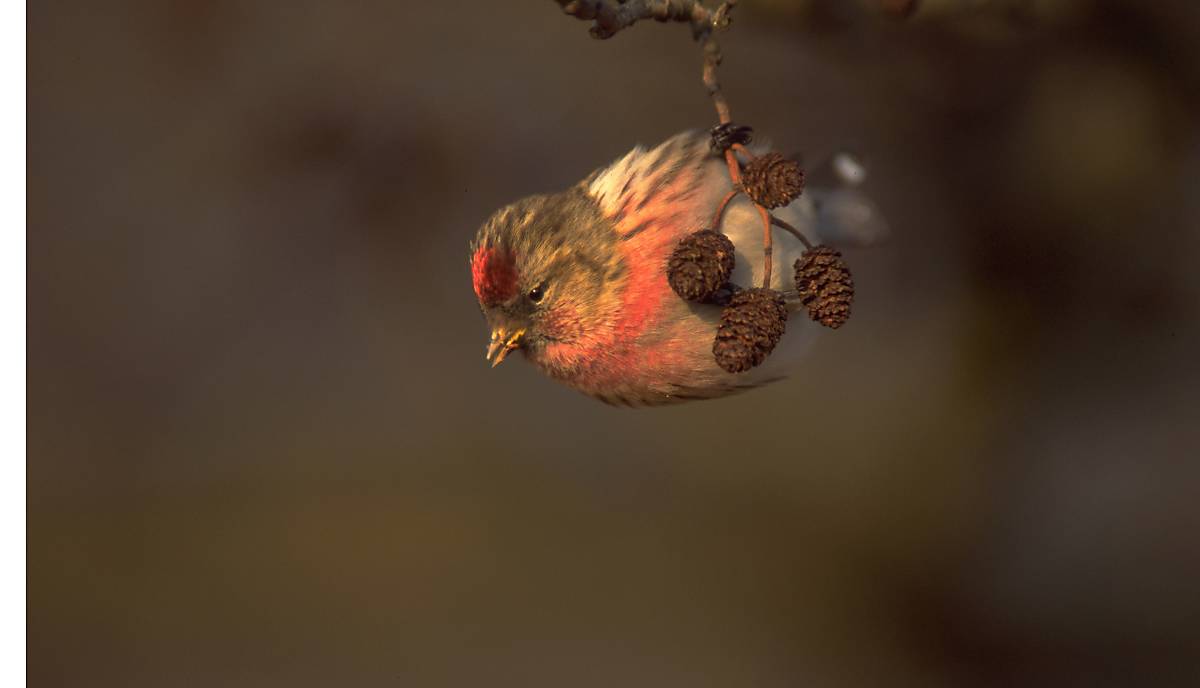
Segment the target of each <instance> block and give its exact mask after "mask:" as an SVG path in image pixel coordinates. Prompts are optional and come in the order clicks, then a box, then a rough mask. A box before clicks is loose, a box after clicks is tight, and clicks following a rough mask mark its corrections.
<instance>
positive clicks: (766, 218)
mask: <svg viewBox="0 0 1200 688" xmlns="http://www.w3.org/2000/svg"><path fill="white" fill-rule="evenodd" d="M754 207H755V208H758V214H759V216H760V217H761V218H762V221H763V281H762V288H763V289H770V288H771V264H772V263H773V262H774V261H773V260H772V255H771V254H772V252H773V250H772V247H771V214H770V213H768V212H767V209H766V208H764V207H762V206H761V205H759V204H757V203H755V204H754Z"/></svg>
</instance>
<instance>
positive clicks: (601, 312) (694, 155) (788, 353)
mask: <svg viewBox="0 0 1200 688" xmlns="http://www.w3.org/2000/svg"><path fill="white" fill-rule="evenodd" d="M710 142H711V139H710V137H709V136H708V135H707V134H704V133H699V132H685V133H682V134H678V135H676V136H674V137H672V138H670V139H669V140H667V141H666V142H664V143H662V144H661V145H659V146H657V147H655V148H653V149H651V150H646V149H644V148H642V147H640V146H639V147H636V148H634V149H633V150H632V151H630V152H629V153H628V154H627V155H625V156H624V157H622V158H620V159H619V160H617V161H616V162H614V163H613V164H611V165H609V166H608V167H604V168H601V169H598V170H596V171H595V172H593V173H592V174H590V175H588V176H587V177H586V178H585V179H584V180H583V181H582V182H580V183H578V184H576V185H575V186H572V187H571V188H569V189H567V190H565V191H562V192H559V193H554V194H548V195H537V196H530V197H528V198H524V199H521V200H519V201H517V202H515V203H512V204H511V205H508V206H506V207H504V208H502V209H500V210H499V211H497V212H496V213H495V214H493V215H492V216H491V217H490V218H489V219H488V220H487V221H486V222H485V223H484V224H483V226H482V227H481V228H480V229H479V231H478V233H477V235H476V236H475V239H474V241H472V242H471V247H470V258H469V263H470V268H471V279H472V283H473V286H474V289H475V295H476V297H477V298H478V300H479V305H480V308H481V309H482V311H483V314H484V316H485V318H486V319H487V322H488V325H489V327H490V328H491V341H490V343H489V345H488V348H487V359H488V360H489V361H491V363H492V365H493V366H495V365H498V364H499V363H500V362H501V361H503V360H505V358H506V357H507V356H508V355H509V354H510V353H512V352H513V351H515V350H517V349H520V350H521V351H522V352H523V353H524V354H525V357H526V358H527V359H528V360H529V361H530V362H531V363H533V365H535V366H536V367H538V368H539V369H541V371H542V372H544V373H545V374H546V375H549V376H550V377H552V378H554V379H556V380H559V381H561V382H563V383H565V384H567V385H569V386H571V387H573V388H575V389H577V390H579V391H581V392H583V393H585V394H588V395H590V396H593V397H595V398H597V399H600V400H601V401H604V402H606V403H609V404H614V405H626V406H656V405H662V404H670V403H678V402H682V401H688V400H694V399H710V398H715V397H720V396H724V395H727V394H731V393H734V392H738V391H741V390H745V389H750V388H752V387H757V386H759V385H762V384H765V383H768V382H772V381H775V380H779V379H782V378H784V377H785V376H786V375H787V374H788V373H789V372H790V371H791V370H792V369H794V367H795V365H796V363H797V361H798V359H800V358H801V355H802V354H803V352H804V350H805V349H806V346H807V344H808V343H809V341H810V340H811V339H812V337H813V335H814V334H815V333H816V332H817V331H819V330H820V329H821V328H820V326H819V325H817V324H816V323H813V322H810V321H808V320H807V318H805V317H804V315H803V314H801V315H800V316H798V317H791V318H790V319H789V322H788V324H787V330H786V333H785V334H784V336H783V339H782V340H781V341H780V343H779V344H778V345H777V347H776V348H775V351H774V352H773V353H772V354H771V356H770V357H769V358H768V359H767V360H766V362H765V363H764V364H763V365H761V366H759V367H757V368H754V369H752V370H749V371H747V372H744V373H737V374H734V373H729V372H726V371H725V370H724V369H722V368H721V367H720V366H719V365H717V363H716V361H715V360H714V357H713V336H714V333H715V332H716V329H717V325H718V322H719V320H720V317H721V307H720V306H718V305H713V304H700V303H691V302H688V301H685V300H683V299H681V298H680V297H679V296H677V295H676V294H675V292H674V291H673V290H672V289H671V287H670V285H669V284H668V282H667V275H666V262H667V259H668V258H669V256H670V255H671V252H672V250H674V248H675V246H676V245H677V244H678V243H679V240H680V239H682V238H683V237H685V236H687V235H689V234H691V233H692V232H695V231H697V230H700V229H704V228H711V226H712V223H713V218H714V213H715V210H716V208H717V205H718V204H719V203H720V200H721V198H722V197H723V196H724V195H725V194H726V192H728V191H729V190H730V188H731V184H730V179H729V176H728V171H727V168H726V165H725V161H724V158H723V157H722V156H720V155H717V154H715V153H714V152H713V151H712V149H711V146H710ZM752 150H756V149H752ZM826 200H828V201H829V203H828V204H826V203H824V201H826ZM775 214H776V215H778V216H779V217H780V218H782V219H783V220H785V221H787V222H789V223H790V224H792V225H793V226H795V227H796V228H797V229H799V230H800V231H801V233H803V234H804V235H805V236H806V237H807V238H808V239H809V240H810V241H812V242H813V243H826V244H833V245H836V244H851V245H866V244H870V243H873V242H874V241H876V240H878V239H879V238H881V237H882V235H883V234H884V233H885V232H886V226H885V224H884V223H883V221H882V219H881V218H880V216H879V213H878V211H877V209H876V208H875V206H874V205H873V204H872V203H871V202H870V201H869V200H868V199H867V198H866V197H865V196H863V195H862V193H861V192H860V191H859V190H858V189H855V188H852V186H851V185H850V184H849V183H846V184H843V185H842V187H841V188H837V189H835V190H833V191H821V190H817V189H809V190H806V191H805V192H804V194H803V195H802V196H801V197H800V198H799V199H797V200H795V201H793V202H792V203H791V204H790V205H788V206H786V207H784V208H778V209H776V210H775ZM762 228H763V225H762V220H761V218H760V216H759V214H758V212H757V210H756V209H755V208H754V206H753V204H752V203H751V202H750V201H749V200H748V199H747V198H746V197H745V196H744V195H740V196H738V197H737V199H736V200H734V201H733V202H732V203H731V204H730V205H729V207H728V209H727V210H726V211H725V215H724V219H723V220H722V223H721V228H720V229H721V231H722V232H724V233H725V234H726V235H727V236H728V237H729V238H730V239H731V240H732V241H733V243H734V245H735V247H736V253H735V261H736V263H735V265H736V267H735V269H734V272H733V276H732V278H731V281H732V282H733V283H735V284H739V285H745V286H760V285H761V283H762V271H763V259H762V231H763V230H762ZM772 229H773V231H774V234H773V243H774V245H775V248H774V255H773V258H774V262H773V267H772V284H771V287H772V288H774V289H776V290H779V291H781V292H783V293H784V294H785V295H789V292H790V295H791V296H793V297H794V296H795V294H796V290H795V286H794V285H793V284H790V283H789V282H790V275H791V265H792V263H793V261H795V260H796V259H797V258H798V257H799V256H800V255H801V253H802V252H803V251H804V248H805V247H804V245H803V244H802V243H801V242H800V241H799V240H798V239H797V238H795V237H794V236H792V235H791V234H790V233H788V232H785V231H781V230H779V229H778V228H774V227H773V228H772ZM797 310H800V307H799V305H798V304H797V303H796V302H795V300H794V298H793V299H790V300H789V311H790V312H791V313H793V314H794V313H795V312H796V311H797Z"/></svg>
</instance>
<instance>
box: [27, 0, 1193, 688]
mask: <svg viewBox="0 0 1200 688" xmlns="http://www.w3.org/2000/svg"><path fill="white" fill-rule="evenodd" d="M873 4H874V3H869V2H866V0H863V1H862V2H855V1H851V0H824V1H822V2H816V1H809V2H794V3H789V2H782V1H777V2H769V1H766V0H763V1H759V2H754V1H753V0H746V1H745V2H743V6H742V7H740V8H739V9H738V11H737V13H736V22H735V26H734V28H733V30H732V32H731V33H730V34H729V35H728V36H727V37H726V38H725V40H724V43H725V48H726V58H727V59H726V65H725V68H724V69H723V72H722V76H723V79H724V82H725V84H726V87H727V93H728V96H729V98H730V100H731V103H732V105H733V108H734V114H735V118H736V119H738V120H741V121H745V122H749V123H752V124H754V125H756V126H757V128H758V130H759V132H760V133H762V134H764V135H766V136H769V137H771V138H772V139H773V140H774V141H775V142H776V143H777V144H778V145H779V147H780V148H781V149H783V150H784V151H785V152H793V151H802V152H804V154H805V155H806V156H807V157H808V159H810V160H817V159H820V158H822V157H823V156H827V155H828V154H829V153H831V152H832V151H834V150H836V149H838V148H841V147H849V148H851V149H853V150H857V151H859V152H861V153H862V154H863V155H864V156H865V157H866V158H867V159H869V161H870V163H871V167H872V173H873V177H872V179H871V180H870V182H869V185H868V188H869V189H870V191H871V192H872V193H873V194H874V195H875V197H876V198H877V199H878V202H879V204H880V205H881V207H882V208H883V209H884V210H885V211H886V212H887V214H888V216H889V218H890V220H891V223H892V226H893V228H894V240H893V241H892V243H890V244H889V245H887V246H885V247H882V248H879V249H874V250H871V251H852V252H850V253H849V254H848V257H849V259H850V261H851V263H852V265H853V267H854V269H855V277H856V281H857V283H858V285H859V297H858V302H857V305H856V311H855V317H854V318H853V319H852V320H851V322H850V324H849V326H847V327H846V328H844V329H843V330H841V331H839V332H837V333H834V334H830V335H827V336H826V337H825V338H824V339H823V340H822V343H821V345H820V346H818V348H817V350H816V351H815V352H814V353H813V355H812V358H811V361H810V363H809V365H808V366H807V367H806V368H805V369H804V370H803V371H802V373H801V374H800V375H799V376H798V377H797V378H796V379H794V380H791V381H788V382H786V383H783V384H779V385H776V386H774V387H771V388H768V389H765V390H761V391H758V392H754V393H750V394H746V395H744V396H741V397H737V398H732V399H728V400H722V401H717V402H706V403H700V404H693V405H687V406H682V407H677V408H669V409H664V410H651V411H627V410H617V409H612V408H608V407H605V406H602V405H600V404H598V403H596V402H594V401H591V400H588V399H587V398H585V397H583V396H580V395H578V394H576V393H574V392H572V391H570V390H568V389H566V388H563V387H560V386H558V385H556V384H555V383H553V382H551V381H549V380H547V379H544V378H542V377H541V376H539V375H537V374H535V372H534V371H533V370H532V369H531V368H530V367H529V366H528V365H526V364H525V363H524V362H523V361H520V360H516V361H514V362H512V363H509V364H505V365H504V366H502V367H501V368H500V369H498V370H495V371H490V370H488V368H487V366H486V364H485V363H484V361H483V347H484V338H485V335H486V332H485V329H484V325H483V322H482V320H481V318H480V316H479V313H478V311H477V308H476V306H475V304H474V302H473V297H472V293H471V290H470V285H469V280H468V276H467V271H466V265H465V249H466V245H467V242H468V240H469V238H470V237H471V235H472V234H473V232H474V231H475V228H476V227H477V225H478V224H479V223H480V222H481V221H482V220H483V219H484V218H485V217H486V216H487V214H488V213H490V212H491V211H492V210H493V209H495V208H496V207H498V206H499V205H501V204H503V203H505V202H507V201H509V200H512V199H514V198H516V197H519V196H521V195H525V194H529V193H533V192H537V191H542V190H552V189H557V188H561V187H563V186H565V185H567V184H569V183H571V182H573V181H574V180H576V179H578V178H579V177H581V176H582V175H584V174H585V173H587V172H588V171H590V170H591V169H592V168H593V167H595V166H598V165H600V164H602V163H605V162H607V161H609V160H611V159H613V158H614V157H616V156H618V155H619V154H621V153H623V152H624V151H625V150H627V149H628V148H629V147H630V146H632V145H633V144H634V143H637V142H643V143H653V142H655V141H657V140H659V139H661V138H663V137H666V136H667V135H669V134H671V133H672V132H674V131H676V130H680V129H684V128H691V127H707V126H709V125H710V124H711V122H712V118H713V114H712V112H711V108H710V104H709V103H708V101H707V99H706V97H705V95H704V92H703V89H702V87H701V85H700V83H699V79H698V66H699V56H698V52H697V49H696V47H695V46H694V45H693V44H692V43H691V42H690V41H689V39H688V33H687V30H686V29H685V28H683V27H680V26H663V25H658V24H654V23H648V24H644V25H640V26H638V27H635V28H634V29H633V30H631V31H629V32H627V33H624V34H621V35H619V36H618V37H616V38H615V39H613V40H612V41H608V42H598V41H593V40H591V39H589V38H588V36H587V31H586V29H587V27H586V26H585V25H584V24H583V23H581V22H578V21H576V20H574V19H571V18H569V17H566V16H564V15H563V14H561V12H560V11H559V8H558V7H557V5H555V4H554V3H552V2H550V1H549V0H539V1H534V0H531V1H529V2H516V1H510V0H504V1H496V0H493V1H491V2H471V3H459V2H435V1H432V0H430V1H427V2H415V1H411V0H389V1H386V2H385V1H373V2H366V1H361V2H330V1H329V0H299V1H292V2H274V3H270V2H243V1H236V0H187V1H183V0H176V1H174V2H162V1H159V0H125V1H117V2H85V1H83V0H73V1H67V0H64V1H58V2H35V3H30V5H29V8H28V12H29V19H28V21H29V86H28V89H29V143H28V148H29V160H28V173H29V198H28V208H29V210H28V212H29V229H28V237H29V255H28V260H29V284H28V293H29V297H28V298H29V302H28V311H29V313H28V321H29V335H28V337H29V341H28V346H29V391H28V394H29V448H30V451H29V467H28V468H29V484H28V490H29V494H28V503H29V515H28V516H29V533H28V536H29V552H28V556H29V570H28V576H29V598H28V605H29V618H28V624H29V627H28V628H29V630H28V648H29V650H28V651H29V657H28V661H29V679H30V681H29V683H30V685H36V686H276V685H278V686H310V685H311V686H343V685H344V686H376V685H379V686H382V685H402V686H422V687H423V686H477V685H513V686H571V687H574V686H687V687H689V688H690V687H696V686H975V685H982V686H1009V685H1045V686H1060V685H1089V686H1107V685H1113V686H1116V685H1139V686H1146V685H1164V686H1167V685H1185V684H1187V683H1189V682H1190V679H1194V678H1197V677H1198V676H1200V668H1198V667H1200V659H1197V657H1198V655H1197V654H1195V653H1194V651H1196V650H1198V649H1200V645H1198V644H1197V643H1198V641H1200V582H1198V581H1200V535H1198V533H1200V506H1198V505H1197V501H1198V498H1200V487H1198V486H1200V462H1198V459H1197V456H1200V423H1198V421H1200V365H1198V364H1197V360H1196V359H1197V350H1198V349H1200V317H1198V312H1200V272H1198V271H1197V259H1198V258H1200V233H1198V231H1197V229H1198V228H1200V193H1198V192H1200V181H1198V180H1200V127H1198V122H1200V3H1196V2H1193V1H1192V0H1176V1H1170V0H1154V1H1151V0H1108V1H1104V0H1072V1H1068V0H1059V1H1053V0H1040V1H1039V0H1027V1H1022V2H1001V1H999V0H996V1H992V2H988V1H986V0H983V1H977V2H972V1H969V0H941V1H937V0H930V1H929V2H926V3H925V4H924V6H922V7H921V8H920V10H919V11H918V12H917V14H916V15H915V16H914V17H912V18H911V19H909V20H907V21H895V20H888V19H887V18H885V17H883V16H881V15H880V14H879V13H878V11H877V9H871V8H870V7H868V6H869V5H873ZM1193 685H1195V684H1193Z"/></svg>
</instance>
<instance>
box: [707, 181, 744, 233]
mask: <svg viewBox="0 0 1200 688" xmlns="http://www.w3.org/2000/svg"><path fill="white" fill-rule="evenodd" d="M739 193H741V191H739V190H738V189H730V190H729V193H727V194H725V197H724V198H722V199H721V202H720V203H718V204H717V212H716V214H715V215H713V222H712V226H713V231H714V232H719V231H721V216H722V215H724V214H725V208H726V207H728V206H729V202H730V201H732V200H733V197H734V196H737V195H738V194H739Z"/></svg>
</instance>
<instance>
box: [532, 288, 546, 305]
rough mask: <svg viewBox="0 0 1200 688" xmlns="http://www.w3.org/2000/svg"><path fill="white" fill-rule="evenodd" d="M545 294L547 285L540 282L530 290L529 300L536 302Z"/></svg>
mask: <svg viewBox="0 0 1200 688" xmlns="http://www.w3.org/2000/svg"><path fill="white" fill-rule="evenodd" d="M545 295H546V287H545V286H544V285H541V284H539V285H537V286H536V287H534V288H533V289H530V290H529V300H530V301H532V302H534V303H537V302H539V301H541V300H542V297H544V296H545Z"/></svg>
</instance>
